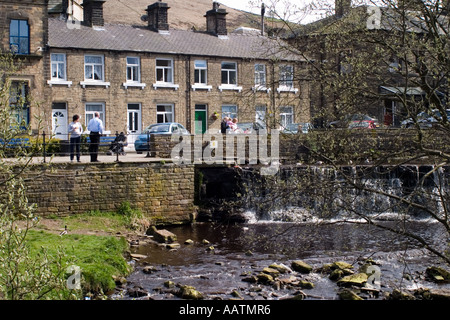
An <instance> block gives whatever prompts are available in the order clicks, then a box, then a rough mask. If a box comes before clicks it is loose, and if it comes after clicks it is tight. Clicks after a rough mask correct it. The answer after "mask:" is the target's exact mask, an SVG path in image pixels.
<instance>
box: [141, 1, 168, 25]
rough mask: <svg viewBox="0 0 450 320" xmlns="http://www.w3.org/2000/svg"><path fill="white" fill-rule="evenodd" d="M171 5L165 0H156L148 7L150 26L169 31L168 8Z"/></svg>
mask: <svg viewBox="0 0 450 320" xmlns="http://www.w3.org/2000/svg"><path fill="white" fill-rule="evenodd" d="M169 9H170V7H169V6H168V5H167V3H165V2H161V0H159V2H155V3H154V4H152V5H149V6H148V7H147V10H146V11H147V16H148V27H149V28H150V29H153V30H155V31H158V32H160V31H163V32H166V31H167V32H168V31H169V19H168V10H169Z"/></svg>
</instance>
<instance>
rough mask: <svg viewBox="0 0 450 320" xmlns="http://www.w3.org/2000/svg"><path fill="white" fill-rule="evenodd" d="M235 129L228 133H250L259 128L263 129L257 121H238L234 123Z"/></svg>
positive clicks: (255, 131)
mask: <svg viewBox="0 0 450 320" xmlns="http://www.w3.org/2000/svg"><path fill="white" fill-rule="evenodd" d="M236 126H237V129H236V131H234V132H230V133H245V134H251V133H257V132H258V131H259V130H261V129H265V127H264V125H262V124H261V123H257V122H238V123H237V124H236Z"/></svg>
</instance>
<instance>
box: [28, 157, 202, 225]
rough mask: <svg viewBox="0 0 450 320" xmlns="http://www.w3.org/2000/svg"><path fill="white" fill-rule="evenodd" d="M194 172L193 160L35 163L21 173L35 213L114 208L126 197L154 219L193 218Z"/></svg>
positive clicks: (177, 220)
mask: <svg viewBox="0 0 450 320" xmlns="http://www.w3.org/2000/svg"><path fill="white" fill-rule="evenodd" d="M194 176H195V173H194V166H175V165H173V164H159V163H102V164H100V165H85V164H80V165H75V164H64V165H63V164H61V165H56V164H53V165H50V166H45V165H36V166H31V167H30V169H29V170H27V172H26V173H25V174H24V175H22V177H23V178H24V179H25V186H26V188H27V195H28V199H29V202H30V203H36V204H37V205H38V209H37V214H38V215H41V216H46V215H50V214H56V215H67V214H79V213H85V212H88V211H90V210H100V211H115V210H116V209H117V208H118V207H119V206H120V204H121V203H123V202H125V201H128V202H129V203H130V204H131V207H132V208H136V209H139V210H141V212H142V213H143V214H144V215H145V216H146V217H148V218H151V220H152V221H154V222H155V223H157V224H173V223H188V222H189V221H191V220H192V218H193V217H194V216H195V215H194V211H195V209H194V205H193V204H194Z"/></svg>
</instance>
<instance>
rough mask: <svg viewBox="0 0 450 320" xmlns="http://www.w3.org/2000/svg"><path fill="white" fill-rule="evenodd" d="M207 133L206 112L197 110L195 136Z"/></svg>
mask: <svg viewBox="0 0 450 320" xmlns="http://www.w3.org/2000/svg"><path fill="white" fill-rule="evenodd" d="M205 132H206V110H195V134H203V133H205Z"/></svg>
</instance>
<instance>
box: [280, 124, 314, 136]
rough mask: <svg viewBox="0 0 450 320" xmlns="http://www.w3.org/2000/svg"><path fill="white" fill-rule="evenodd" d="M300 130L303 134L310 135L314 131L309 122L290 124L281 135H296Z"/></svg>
mask: <svg viewBox="0 0 450 320" xmlns="http://www.w3.org/2000/svg"><path fill="white" fill-rule="evenodd" d="M300 128H301V132H302V133H308V132H309V130H311V129H312V125H311V124H310V123H308V122H300V123H290V124H288V125H286V126H285V127H284V128H283V129H282V130H281V133H285V134H296V133H299V129H300Z"/></svg>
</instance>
